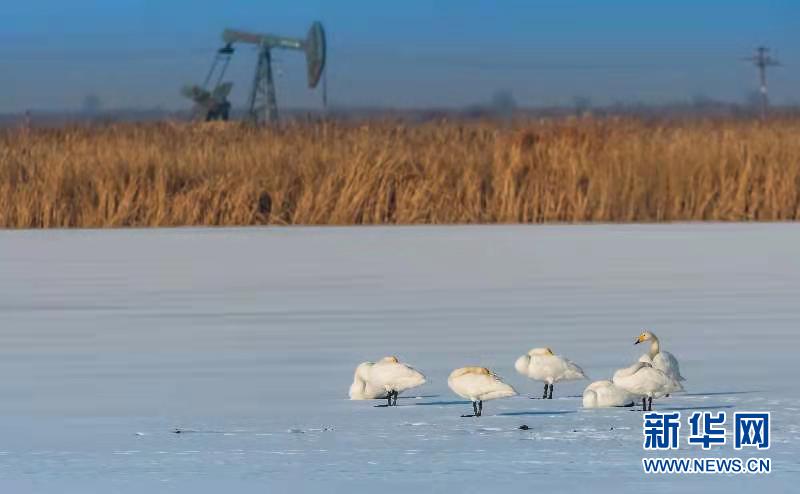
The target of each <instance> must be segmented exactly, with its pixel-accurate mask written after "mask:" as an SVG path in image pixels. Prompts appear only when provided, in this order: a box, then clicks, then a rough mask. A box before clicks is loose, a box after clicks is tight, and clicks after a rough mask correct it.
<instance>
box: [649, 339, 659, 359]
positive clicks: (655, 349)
mask: <svg viewBox="0 0 800 494" xmlns="http://www.w3.org/2000/svg"><path fill="white" fill-rule="evenodd" d="M659 352H661V346H660V345H659V342H658V338H657V337H656V336H653V342H652V343H650V358H651V359H652V358H654V357H655V356H656V355H658V354H659Z"/></svg>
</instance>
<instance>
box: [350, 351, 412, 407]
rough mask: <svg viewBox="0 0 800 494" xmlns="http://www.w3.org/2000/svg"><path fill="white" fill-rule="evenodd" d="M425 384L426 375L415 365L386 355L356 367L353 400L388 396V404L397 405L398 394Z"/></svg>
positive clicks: (352, 389) (352, 391)
mask: <svg viewBox="0 0 800 494" xmlns="http://www.w3.org/2000/svg"><path fill="white" fill-rule="evenodd" d="M423 384H425V376H424V375H423V374H422V373H421V372H420V371H418V370H416V369H414V368H413V367H411V366H409V365H406V364H404V363H402V362H400V361H399V360H398V359H397V357H384V358H382V359H380V360H378V361H377V362H364V363H363V364H360V365H359V366H358V367H356V372H355V375H354V376H353V384H351V385H350V399H351V400H375V399H381V398H386V399H387V400H388V403H387V406H392V405H394V406H397V395H399V394H400V393H402V392H403V391H406V390H408V389H411V388H416V387H417V386H421V385H423Z"/></svg>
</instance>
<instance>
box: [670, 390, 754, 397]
mask: <svg viewBox="0 0 800 494" xmlns="http://www.w3.org/2000/svg"><path fill="white" fill-rule="evenodd" d="M753 393H758V391H715V392H713V393H683V394H682V395H681V396H725V395H748V394H753Z"/></svg>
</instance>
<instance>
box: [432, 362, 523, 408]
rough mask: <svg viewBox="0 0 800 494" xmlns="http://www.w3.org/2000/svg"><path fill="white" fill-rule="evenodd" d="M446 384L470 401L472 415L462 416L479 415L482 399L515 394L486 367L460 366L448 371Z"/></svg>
mask: <svg viewBox="0 0 800 494" xmlns="http://www.w3.org/2000/svg"><path fill="white" fill-rule="evenodd" d="M447 385H448V386H450V389H452V390H453V392H454V393H455V394H457V395H458V396H460V397H462V398H466V399H468V400H470V401H471V402H472V410H473V412H474V413H475V414H474V415H462V417H473V416H474V417H480V416H481V414H482V413H483V402H484V400H487V401H488V400H495V399H498V398H507V397H509V396H516V395H517V392H516V390H515V389H514V388H512V387H511V386H509V385H508V384H506V383H504V382H503V381H502V380H501V379H500V378H499V377H498V376H497V375H496V374H495V373H493V372H492V371H490V370H489V369H487V368H486V367H461V368H460V369H456V370H454V371H453V372H451V373H450V377H448V378H447Z"/></svg>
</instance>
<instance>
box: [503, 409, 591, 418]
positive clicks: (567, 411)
mask: <svg viewBox="0 0 800 494" xmlns="http://www.w3.org/2000/svg"><path fill="white" fill-rule="evenodd" d="M567 413H576V412H575V410H555V411H552V412H544V411H541V412H540V411H536V412H534V411H531V412H503V413H498V414H497V415H500V416H503V417H516V416H518V415H565V414H567Z"/></svg>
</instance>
